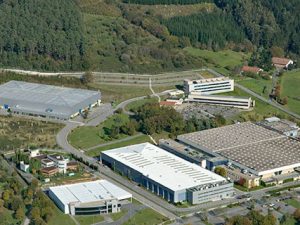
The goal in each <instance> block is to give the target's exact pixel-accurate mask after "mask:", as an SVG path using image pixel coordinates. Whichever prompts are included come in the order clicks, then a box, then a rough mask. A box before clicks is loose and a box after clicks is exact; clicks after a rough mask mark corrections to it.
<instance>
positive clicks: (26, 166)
mask: <svg viewBox="0 0 300 225" xmlns="http://www.w3.org/2000/svg"><path fill="white" fill-rule="evenodd" d="M20 170H22V171H23V172H25V173H29V164H25V163H24V161H21V162H20Z"/></svg>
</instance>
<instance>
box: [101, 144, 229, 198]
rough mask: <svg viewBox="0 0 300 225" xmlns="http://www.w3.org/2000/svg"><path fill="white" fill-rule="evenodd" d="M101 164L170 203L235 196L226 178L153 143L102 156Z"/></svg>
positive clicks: (105, 152)
mask: <svg viewBox="0 0 300 225" xmlns="http://www.w3.org/2000/svg"><path fill="white" fill-rule="evenodd" d="M101 160H102V163H103V164H104V165H107V166H109V167H110V168H112V169H113V170H115V171H117V172H119V173H121V174H122V175H124V176H127V177H128V178H129V179H131V180H133V181H135V182H137V183H139V184H141V185H142V186H144V187H145V188H146V189H147V190H149V191H151V192H153V193H155V194H156V195H159V196H161V197H162V198H164V199H166V200H167V201H170V202H174V203H176V202H182V201H189V202H190V203H191V204H199V203H202V202H207V201H212V200H219V199H222V198H227V197H232V195H233V184H232V183H229V182H227V180H226V179H225V178H223V177H221V176H219V175H217V174H215V173H213V172H211V171H209V170H206V169H204V168H202V167H200V166H198V165H196V164H193V163H190V162H188V161H186V160H184V159H182V158H180V157H178V156H176V155H174V154H171V153H169V152H167V151H165V150H163V149H161V148H159V147H157V146H154V145H152V144H150V143H142V144H137V145H131V146H127V147H122V148H117V149H113V150H108V151H104V152H101Z"/></svg>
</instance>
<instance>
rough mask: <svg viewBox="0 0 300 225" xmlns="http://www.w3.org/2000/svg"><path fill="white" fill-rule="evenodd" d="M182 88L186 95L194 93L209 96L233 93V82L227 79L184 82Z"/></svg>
mask: <svg viewBox="0 0 300 225" xmlns="http://www.w3.org/2000/svg"><path fill="white" fill-rule="evenodd" d="M183 87H184V91H185V93H186V94H189V93H190V92H193V91H195V92H198V93H200V94H203V95H210V94H217V93H224V92H230V91H233V90H234V80H232V79H229V78H228V77H218V78H209V79H200V80H184V83H183Z"/></svg>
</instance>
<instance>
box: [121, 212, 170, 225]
mask: <svg viewBox="0 0 300 225" xmlns="http://www.w3.org/2000/svg"><path fill="white" fill-rule="evenodd" d="M167 220H168V219H167V218H166V217H164V216H162V215H160V214H158V213H157V212H155V211H154V210H153V209H150V208H146V209H144V210H142V211H139V212H138V213H137V214H136V215H135V216H133V217H132V218H131V219H130V220H128V221H127V222H126V223H124V225H132V224H139V225H154V224H160V223H162V222H164V221H167Z"/></svg>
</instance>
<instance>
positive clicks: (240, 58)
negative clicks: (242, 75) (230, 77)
mask: <svg viewBox="0 0 300 225" xmlns="http://www.w3.org/2000/svg"><path fill="white" fill-rule="evenodd" d="M185 51H186V52H188V53H189V54H191V55H193V56H198V57H200V58H203V59H204V60H205V61H206V62H207V64H208V65H209V66H213V67H216V68H219V69H221V68H223V69H222V70H219V72H221V73H225V74H229V73H230V70H231V69H233V68H234V67H235V66H239V65H242V64H243V62H244V61H245V60H247V59H249V57H250V55H249V54H245V53H242V52H234V51H231V50H223V51H217V52H214V51H208V50H202V49H197V48H193V47H188V48H185Z"/></svg>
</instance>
